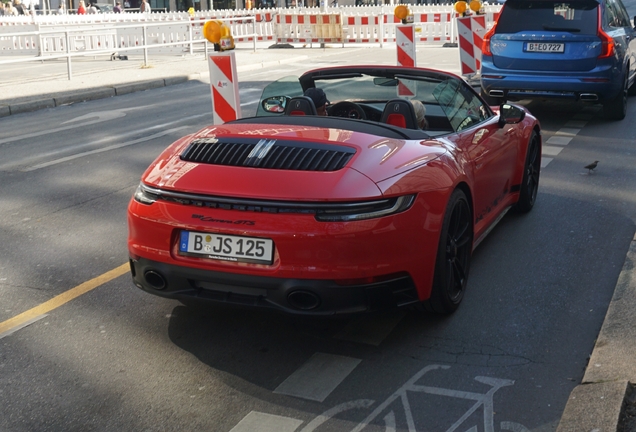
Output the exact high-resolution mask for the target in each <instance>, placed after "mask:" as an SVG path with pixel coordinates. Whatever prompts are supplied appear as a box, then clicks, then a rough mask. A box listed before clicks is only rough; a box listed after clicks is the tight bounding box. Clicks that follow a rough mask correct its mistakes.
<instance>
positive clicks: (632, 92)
mask: <svg viewBox="0 0 636 432" xmlns="http://www.w3.org/2000/svg"><path fill="white" fill-rule="evenodd" d="M627 94H628V95H629V96H636V78H634V82H633V83H632V85H630V86H629V88H628V89H627Z"/></svg>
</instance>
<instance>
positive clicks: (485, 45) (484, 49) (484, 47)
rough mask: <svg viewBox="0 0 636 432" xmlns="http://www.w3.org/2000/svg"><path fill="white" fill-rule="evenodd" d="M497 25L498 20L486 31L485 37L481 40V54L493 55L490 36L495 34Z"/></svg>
mask: <svg viewBox="0 0 636 432" xmlns="http://www.w3.org/2000/svg"><path fill="white" fill-rule="evenodd" d="M496 27H497V22H495V24H494V25H493V26H492V27H491V28H490V30H488V31H487V32H486V34H485V35H484V38H483V39H482V42H481V55H487V56H491V55H492V52H491V51H490V38H491V37H492V36H493V35H494V34H495V28H496Z"/></svg>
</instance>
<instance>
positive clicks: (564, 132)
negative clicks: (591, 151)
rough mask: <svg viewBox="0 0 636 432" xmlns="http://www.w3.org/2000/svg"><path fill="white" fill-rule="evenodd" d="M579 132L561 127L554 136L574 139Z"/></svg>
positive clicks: (576, 129) (578, 129) (575, 129)
mask: <svg viewBox="0 0 636 432" xmlns="http://www.w3.org/2000/svg"><path fill="white" fill-rule="evenodd" d="M579 132H581V128H570V127H562V128H561V129H559V130H558V131H557V132H556V134H555V135H557V136H564V135H565V136H570V137H574V136H576V134H578V133H579Z"/></svg>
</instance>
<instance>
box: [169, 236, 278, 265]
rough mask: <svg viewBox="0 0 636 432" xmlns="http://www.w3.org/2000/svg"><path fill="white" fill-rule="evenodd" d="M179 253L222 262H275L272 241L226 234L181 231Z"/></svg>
mask: <svg viewBox="0 0 636 432" xmlns="http://www.w3.org/2000/svg"><path fill="white" fill-rule="evenodd" d="M179 251H180V252H181V253H182V254H185V255H193V256H203V257H206V258H211V259H216V260H222V261H234V262H248V263H256V264H271V263H272V262H273V260H274V242H273V241H272V240H270V239H265V238H256V237H242V236H233V235H226V234H212V233H201V232H192V231H181V237H180V241H179Z"/></svg>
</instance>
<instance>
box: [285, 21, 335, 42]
mask: <svg viewBox="0 0 636 432" xmlns="http://www.w3.org/2000/svg"><path fill="white" fill-rule="evenodd" d="M276 42H278V43H281V42H285V43H341V42H342V19H341V16H340V14H314V15H276Z"/></svg>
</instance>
